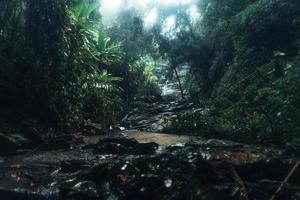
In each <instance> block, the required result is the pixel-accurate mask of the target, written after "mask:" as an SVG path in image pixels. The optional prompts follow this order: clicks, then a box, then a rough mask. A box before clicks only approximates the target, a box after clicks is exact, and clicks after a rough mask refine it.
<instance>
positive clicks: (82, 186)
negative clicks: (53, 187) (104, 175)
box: [60, 181, 103, 200]
mask: <svg viewBox="0 0 300 200" xmlns="http://www.w3.org/2000/svg"><path fill="white" fill-rule="evenodd" d="M60 199H72V200H82V199H86V200H98V199H103V198H101V197H100V195H99V194H98V189H97V185H96V184H95V183H93V182H91V181H82V182H79V183H77V184H75V185H74V186H73V187H72V188H71V189H70V190H62V191H61V192H60Z"/></svg>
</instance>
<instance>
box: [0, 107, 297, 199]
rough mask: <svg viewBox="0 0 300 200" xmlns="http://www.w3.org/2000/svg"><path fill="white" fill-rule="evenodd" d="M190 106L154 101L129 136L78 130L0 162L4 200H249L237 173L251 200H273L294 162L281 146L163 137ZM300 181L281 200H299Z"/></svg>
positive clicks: (134, 116) (131, 122)
mask: <svg viewBox="0 0 300 200" xmlns="http://www.w3.org/2000/svg"><path fill="white" fill-rule="evenodd" d="M190 106H192V105H191V104H187V103H178V102H174V103H171V104H158V103H148V104H147V105H146V104H145V105H143V106H142V108H143V110H134V111H132V112H131V113H129V114H128V115H127V116H126V117H124V119H123V122H122V123H123V125H125V126H126V129H123V131H118V132H111V133H107V134H84V133H74V134H72V135H69V136H62V137H60V138H59V139H55V141H54V142H49V144H48V145H42V146H40V147H39V148H36V149H34V150H26V151H23V152H21V153H19V155H15V156H10V157H0V197H1V199H5V200H27V199H28V200H35V199H38V200H40V199H41V200H43V199H45V200H56V199H57V200H58V199H70V200H71V199H72V200H73V199H75V200H80V199H95V200H96V199H108V200H119V199H120V200H123V199H124V200H132V199H133V200H134V199H137V200H141V199H151V200H153V199H158V200H160V199H162V200H172V199H179V200H180V199H200V200H201V199H203V200H211V199H213V200H214V199H216V200H220V199H222V200H223V199H224V200H226V199H245V196H244V195H245V194H243V192H241V191H243V187H242V186H241V185H240V184H239V181H238V180H237V178H236V177H237V176H236V174H238V177H239V179H241V180H243V182H244V183H245V187H246V188H247V194H246V195H247V196H248V197H249V199H250V198H251V199H259V200H260V199H261V200H264V199H269V198H270V196H271V195H272V194H273V193H274V192H275V190H276V189H277V188H278V187H279V186H280V184H281V183H282V180H283V179H284V178H285V177H286V176H287V174H288V173H289V171H290V170H291V168H292V167H293V166H294V164H295V160H294V159H290V158H288V157H287V156H285V155H284V153H283V151H282V150H280V149H277V148H275V147H264V146H260V145H251V144H243V143H238V142H234V141H230V140H220V139H214V138H210V139H208V138H202V137H197V136H185V135H180V136H179V135H172V134H164V133H161V132H160V130H162V129H161V128H160V126H162V122H161V117H162V116H169V117H172V116H174V115H176V113H177V112H179V111H180V110H182V109H185V108H186V107H190ZM95 126H96V125H95ZM154 130H155V131H157V132H153V131H154ZM151 131H152V132H151ZM299 181H300V176H299V175H297V176H296V177H294V180H293V181H292V182H291V183H290V184H289V185H287V189H286V190H285V191H284V192H283V193H282V194H281V196H280V198H281V199H295V200H296V199H299V197H300V193H299V191H300V190H299V189H300V187H299V183H300V182H299Z"/></svg>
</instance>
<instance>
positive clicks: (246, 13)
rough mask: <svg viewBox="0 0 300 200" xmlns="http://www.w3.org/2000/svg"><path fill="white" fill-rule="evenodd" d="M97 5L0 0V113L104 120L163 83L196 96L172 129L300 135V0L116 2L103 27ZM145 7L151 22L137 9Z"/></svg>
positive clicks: (53, 120) (79, 0)
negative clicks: (143, 4)
mask: <svg viewBox="0 0 300 200" xmlns="http://www.w3.org/2000/svg"><path fill="white" fill-rule="evenodd" d="M100 6H101V2H99V1H97V0H92V1H87V0H63V1H59V0H51V1H50V0H26V1H25V0H9V1H8V0H1V1H0V8H1V10H0V44H1V45H0V63H1V65H0V93H1V96H0V110H1V117H2V118H7V119H14V120H24V119H35V120H38V121H41V122H43V123H46V124H48V125H50V126H65V125H66V124H68V125H71V124H72V123H71V122H74V123H75V124H76V123H77V122H79V121H82V120H84V119H91V120H94V121H97V122H100V123H102V124H103V126H104V127H108V126H109V125H111V124H113V123H114V122H116V121H118V120H119V119H120V117H121V116H122V114H124V112H127V111H128V110H129V109H130V103H131V102H132V100H133V99H136V97H143V98H144V99H152V100H153V99H154V100H156V101H157V100H161V87H159V84H164V82H163V81H166V80H168V81H171V82H176V85H177V86H178V89H179V90H180V91H181V97H182V99H191V100H192V101H194V102H196V104H197V105H199V104H201V105H202V108H201V109H199V110H197V111H187V112H186V113H182V115H180V116H179V117H178V119H174V121H173V127H171V129H173V130H175V131H176V132H178V131H184V132H187V131H191V132H196V133H201V132H203V131H208V132H211V131H214V132H221V133H229V134H233V133H235V134H241V133H242V134H243V135H244V136H245V135H246V136H247V138H248V137H249V138H253V139H261V140H263V141H269V140H272V141H273V142H278V143H282V142H283V141H286V142H291V141H294V140H295V138H299V137H300V136H299V129H300V127H299V124H300V119H299V114H298V113H299V109H300V108H299V105H300V102H299V87H300V82H299V75H300V71H299V68H300V64H299V48H300V37H299V35H300V28H299V27H300V2H299V1H298V0H286V1H281V0H272V1H270V0H239V1H235V0H224V1H218V0H201V1H200V0H199V1H193V4H192V5H191V4H183V3H182V4H181V3H177V4H172V5H171V6H160V7H155V6H156V5H154V4H153V3H148V7H143V9H142V8H136V7H134V6H126V4H123V6H124V8H123V9H122V10H121V11H120V12H118V14H117V17H116V18H114V19H110V20H109V22H110V23H109V24H104V23H103V20H102V17H103V16H102V15H101V13H100V12H99V7H100ZM153 12H154V14H156V15H157V16H156V20H155V21H153V22H152V24H151V26H150V25H149V24H147V19H145V13H146V16H147V13H148V15H150V16H151V13H152V15H153ZM149 13H150V14H149ZM152 17H154V16H152ZM106 23H107V22H106ZM187 69H188V72H184V71H185V70H187ZM162 80H163V81H162ZM74 123H73V124H74Z"/></svg>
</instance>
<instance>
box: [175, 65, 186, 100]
mask: <svg viewBox="0 0 300 200" xmlns="http://www.w3.org/2000/svg"><path fill="white" fill-rule="evenodd" d="M174 72H175V75H176V79H177V81H178V85H179V89H180V94H181V98H182V99H184V93H183V88H182V84H181V81H180V77H179V75H178V72H177V69H176V67H174Z"/></svg>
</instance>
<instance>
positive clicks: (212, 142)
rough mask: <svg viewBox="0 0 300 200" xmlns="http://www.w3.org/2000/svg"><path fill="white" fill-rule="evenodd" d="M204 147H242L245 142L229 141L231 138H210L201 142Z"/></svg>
mask: <svg viewBox="0 0 300 200" xmlns="http://www.w3.org/2000/svg"><path fill="white" fill-rule="evenodd" d="M198 144H200V145H201V146H202V147H209V148H222V149H226V148H241V147H243V144H241V143H237V142H233V141H229V140H219V139H209V140H206V141H202V142H200V143H198Z"/></svg>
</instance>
